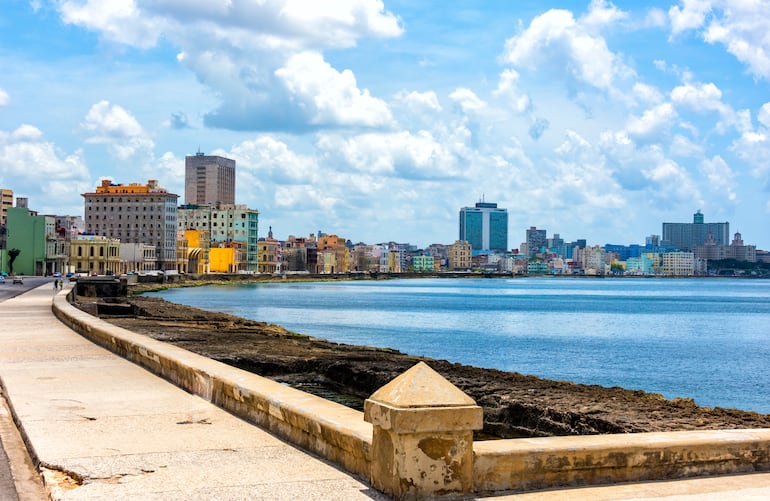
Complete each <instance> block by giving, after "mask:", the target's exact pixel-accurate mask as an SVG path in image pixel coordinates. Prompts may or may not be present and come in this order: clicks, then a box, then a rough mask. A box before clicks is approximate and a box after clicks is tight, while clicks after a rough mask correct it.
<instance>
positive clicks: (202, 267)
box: [184, 230, 210, 274]
mask: <svg viewBox="0 0 770 501" xmlns="http://www.w3.org/2000/svg"><path fill="white" fill-rule="evenodd" d="M184 238H185V239H186V240H187V272H188V273H198V274H203V273H208V272H209V271H210V268H209V247H208V243H209V238H208V237H207V236H206V232H205V231H203V230H185V231H184Z"/></svg>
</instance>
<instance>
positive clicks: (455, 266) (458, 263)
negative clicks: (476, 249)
mask: <svg viewBox="0 0 770 501" xmlns="http://www.w3.org/2000/svg"><path fill="white" fill-rule="evenodd" d="M471 264H472V255H471V244H470V243H468V242H466V241H465V240H455V243H453V244H451V245H449V269H450V270H470V269H471Z"/></svg>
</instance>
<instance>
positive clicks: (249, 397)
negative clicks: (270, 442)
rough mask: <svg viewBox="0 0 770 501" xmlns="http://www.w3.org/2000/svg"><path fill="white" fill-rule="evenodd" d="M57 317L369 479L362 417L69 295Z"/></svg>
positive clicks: (368, 430) (368, 431)
mask: <svg viewBox="0 0 770 501" xmlns="http://www.w3.org/2000/svg"><path fill="white" fill-rule="evenodd" d="M53 311H54V314H55V315H56V317H57V318H59V319H60V320H61V321H62V322H64V323H65V324H66V325H68V326H69V327H71V328H72V329H74V330H75V331H76V332H79V333H80V334H81V335H83V336H84V337H86V338H87V339H89V340H91V341H93V342H94V343H96V344H98V345H100V346H102V347H104V348H107V349H108V350H110V351H112V352H114V353H116V354H118V355H120V356H121V357H123V358H125V359H127V360H130V361H132V362H134V363H136V364H138V365H140V366H142V367H144V368H146V369H148V370H150V371H151V372H153V373H155V374H157V375H159V376H161V377H163V378H164V379H166V380H168V381H171V382H172V383H174V384H176V385H177V386H179V387H181V388H184V389H185V390H187V391H189V392H190V393H193V394H196V395H199V396H200V397H202V398H204V399H206V400H208V401H210V402H212V403H214V404H215V405H218V406H219V407H221V408H223V409H225V410H227V411H229V412H231V413H233V414H234V415H236V416H239V417H241V418H242V419H245V420H246V421H249V422H252V423H254V424H257V425H259V426H262V427H263V428H266V429H268V430H270V431H272V432H273V433H275V434H276V435H278V436H280V437H283V438H285V439H287V440H288V441H290V442H291V443H294V444H296V445H298V446H300V447H302V448H304V449H306V450H309V451H312V452H314V453H316V454H318V455H320V456H322V457H324V458H326V459H328V460H330V461H333V462H335V463H337V464H339V465H340V466H342V467H343V468H345V469H347V470H348V471H350V472H353V473H356V474H358V475H361V476H363V477H364V478H368V477H369V464H370V461H371V457H370V450H371V439H372V426H371V424H369V423H367V422H365V421H364V419H363V413H362V412H360V411H356V410H353V409H350V408H348V407H345V406H344V405H341V404H337V403H334V402H330V401H328V400H325V399H323V398H320V397H317V396H315V395H311V394H309V393H305V392H303V391H300V390H296V389H294V388H291V387H288V386H284V385H282V384H280V383H277V382H275V381H272V380H270V379H267V378H263V377H261V376H258V375H255V374H251V373H249V372H246V371H244V370H241V369H237V368H235V367H231V366H228V365H226V364H223V363H221V362H217V361H215V360H211V359H209V358H206V357H203V356H200V355H197V354H195V353H191V352H189V351H187V350H184V349H181V348H178V347H176V346H173V345H170V344H167V343H163V342H160V341H156V340H154V339H151V338H149V337H147V336H142V335H140V334H136V333H133V332H131V331H128V330H126V329H122V328H120V327H116V326H114V325H111V324H109V323H107V322H105V321H103V320H100V319H99V318H96V317H94V316H92V315H89V314H87V313H85V312H82V311H80V310H78V309H77V308H75V307H74V306H72V305H70V304H69V303H68V302H67V300H66V297H65V296H64V295H58V296H56V297H55V298H54V301H53Z"/></svg>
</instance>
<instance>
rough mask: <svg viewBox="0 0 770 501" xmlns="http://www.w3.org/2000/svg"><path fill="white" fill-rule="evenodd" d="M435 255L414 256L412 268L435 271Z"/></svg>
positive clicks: (419, 270) (418, 270) (420, 270)
mask: <svg viewBox="0 0 770 501" xmlns="http://www.w3.org/2000/svg"><path fill="white" fill-rule="evenodd" d="M434 266H435V263H434V259H433V256H412V269H414V271H417V272H422V271H435V267H434Z"/></svg>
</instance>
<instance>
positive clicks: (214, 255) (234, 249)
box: [209, 242, 244, 273]
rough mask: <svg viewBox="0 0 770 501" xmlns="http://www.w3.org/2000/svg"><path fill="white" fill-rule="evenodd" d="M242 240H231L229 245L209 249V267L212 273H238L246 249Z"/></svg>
mask: <svg viewBox="0 0 770 501" xmlns="http://www.w3.org/2000/svg"><path fill="white" fill-rule="evenodd" d="M243 247H244V246H243V245H242V244H241V243H240V242H231V243H229V244H227V246H223V247H212V248H211V249H209V268H210V270H209V271H211V273H238V272H239V271H242V270H241V269H240V268H239V266H240V265H241V263H243V254H244V252H243V251H244V249H243Z"/></svg>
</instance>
